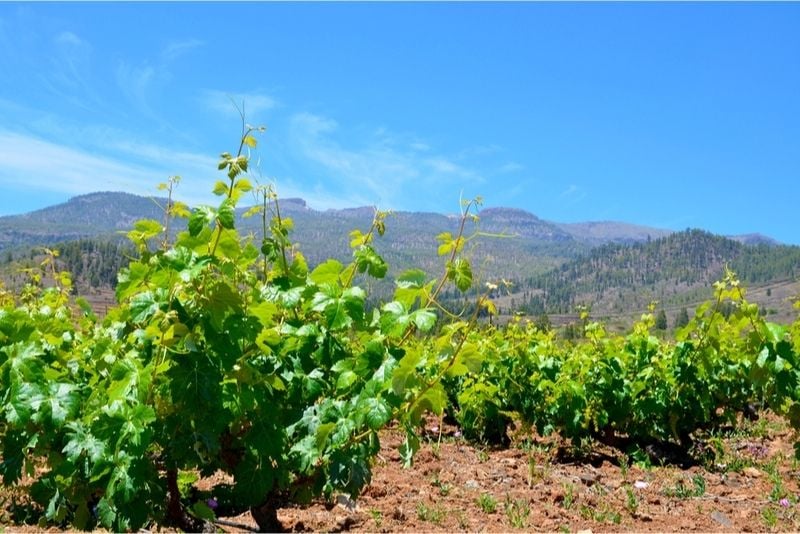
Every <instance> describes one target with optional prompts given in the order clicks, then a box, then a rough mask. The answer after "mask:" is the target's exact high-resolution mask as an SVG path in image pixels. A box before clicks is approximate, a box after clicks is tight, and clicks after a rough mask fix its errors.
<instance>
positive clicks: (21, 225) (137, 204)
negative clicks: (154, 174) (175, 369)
mask: <svg viewBox="0 0 800 534" xmlns="http://www.w3.org/2000/svg"><path fill="white" fill-rule="evenodd" d="M280 202H281V206H282V208H283V209H284V210H285V211H287V213H288V212H297V211H301V212H305V213H313V214H321V215H332V216H341V217H345V218H359V217H366V216H371V214H372V212H373V208H372V207H370V206H355V207H350V208H340V209H326V210H317V209H314V208H311V207H310V206H309V205H308V203H307V202H306V201H305V200H304V199H302V198H296V197H293V198H285V199H281V200H280ZM165 203H166V199H165V198H158V197H145V196H140V195H134V194H132V193H125V192H116V191H98V192H93V193H86V194H83V195H77V196H75V197H72V198H70V199H69V200H67V201H66V202H62V203H59V204H54V205H52V206H47V207H45V208H41V209H38V210H33V211H30V212H27V213H23V214H17V215H4V216H0V249H2V248H3V247H4V246H6V245H7V241H8V239H4V238H3V237H4V233H8V232H9V231H17V232H23V233H24V232H25V231H29V232H31V233H32V234H36V231H37V230H38V231H40V232H41V231H43V230H44V228H42V227H41V226H42V225H52V224H59V225H65V226H66V227H67V228H69V230H70V232H69V235H70V237H90V236H91V235H95V233H96V232H97V231H103V230H105V231H109V230H113V231H120V230H126V229H128V228H130V227H131V226H132V225H133V223H134V222H135V221H136V220H137V219H139V218H154V219H160V218H161V217H163V214H162V212H161V208H160V207H159V205H158V204H161V205H164V204H165ZM87 207H90V208H92V209H91V210H89V213H82V212H83V211H84V210H86V208H87ZM71 208H77V209H71ZM396 213H398V214H409V215H420V216H442V217H445V218H448V219H452V218H453V215H452V214H447V213H437V212H416V211H398V212H396ZM479 215H480V217H481V218H482V219H484V221H485V222H486V223H488V224H489V225H490V226H491V228H492V230H495V231H503V230H505V231H507V232H508V233H512V234H519V235H522V236H526V237H535V238H543V239H550V240H563V241H568V240H569V238H570V237H571V238H573V239H575V240H577V241H579V242H581V243H584V244H588V245H590V246H598V245H602V244H605V243H638V242H646V241H648V240H652V239H657V238H660V237H665V236H667V235H669V234H672V233H675V232H676V231H675V230H670V229H665V228H656V227H650V226H645V225H640V224H636V223H630V222H623V221H582V222H573V223H562V222H555V221H549V220H546V219H542V218H540V217H539V216H537V215H536V214H534V213H532V212H530V211H528V210H525V209H522V208H512V207H503V206H497V207H487V208H484V209H482V210H481V211H480V213H479ZM37 224H38V225H40V227H39V228H37ZM81 228H84V229H88V231H87V232H86V233H84V234H81V232H80V229H81ZM45 233H46V234H48V235H51V236H52V235H53V234H52V232H45ZM17 237H18V240H20V239H22V237H23V236H19V235H18V236H17ZM725 237H728V238H730V239H733V240H735V241H739V242H741V243H744V244H769V245H778V244H781V243H780V242H779V241H777V240H775V239H774V238H772V237H770V236H766V235H763V234H760V233H755V232H753V233H746V234H739V235H732V236H725Z"/></svg>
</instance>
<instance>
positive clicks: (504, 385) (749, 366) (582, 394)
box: [446, 272, 800, 447]
mask: <svg viewBox="0 0 800 534" xmlns="http://www.w3.org/2000/svg"><path fill="white" fill-rule="evenodd" d="M724 309H728V310H730V313H729V314H727V316H726V314H724V313H723V310H724ZM584 321H585V326H584V328H583V330H584V332H585V338H584V339H583V340H580V341H578V342H576V343H571V342H563V341H559V340H557V339H556V338H555V337H554V335H553V334H552V333H550V332H542V331H540V330H539V329H538V328H536V327H535V326H533V325H531V324H529V323H528V324H523V323H521V322H520V321H512V323H510V324H509V325H508V326H507V327H505V329H502V330H498V329H495V328H492V327H486V328H484V329H483V330H482V331H480V332H473V333H472V334H471V335H470V341H471V343H472V344H473V345H474V347H475V349H476V351H477V352H478V353H480V354H482V355H483V356H484V357H483V361H482V364H481V370H480V372H479V373H471V374H469V375H468V376H465V377H463V378H459V379H457V380H453V381H448V382H446V384H447V386H448V395H449V396H450V398H451V399H452V402H453V403H454V406H453V407H452V411H453V413H454V415H455V417H456V419H457V420H458V421H459V423H460V424H461V425H462V427H463V429H464V432H465V435H467V436H469V437H472V438H476V439H481V440H485V441H495V442H498V441H503V440H504V439H505V427H506V425H507V423H508V422H509V421H510V420H512V419H514V418H519V419H521V420H522V421H523V422H524V423H527V424H530V425H533V426H535V427H536V429H537V431H538V432H539V433H540V434H544V435H546V434H549V433H551V432H554V431H558V432H559V433H560V434H561V435H562V436H564V437H567V438H571V439H573V440H574V441H576V442H577V443H581V442H584V441H586V440H589V439H601V440H608V439H610V438H613V437H614V436H615V435H617V436H626V437H628V438H630V439H632V440H634V442H636V443H648V442H651V441H653V440H656V441H675V442H678V443H679V444H681V445H683V446H686V447H688V446H689V445H690V444H691V435H692V433H693V432H695V431H696V430H698V429H701V428H705V427H709V426H714V425H719V424H722V423H733V422H735V418H736V414H737V413H738V412H741V411H744V410H746V409H749V405H750V404H752V403H759V402H764V403H766V405H767V406H769V407H770V408H772V409H773V410H775V411H776V412H777V413H779V414H784V415H785V416H786V417H787V418H788V419H789V421H790V423H791V424H792V426H793V427H794V428H796V429H800V404H798V401H800V393H798V392H800V382H798V381H799V380H800V369H799V368H798V357H797V354H798V353H797V344H796V342H793V339H794V337H793V335H792V332H791V329H787V328H785V327H781V326H779V325H775V324H772V323H768V322H765V321H764V320H763V317H762V316H761V315H760V314H759V311H758V308H757V306H755V305H753V304H750V303H748V302H747V301H746V300H745V292H744V290H743V289H742V288H741V286H740V284H739V281H738V280H737V279H736V278H735V276H734V275H733V274H732V273H731V272H727V273H726V275H725V277H724V279H723V280H722V281H720V282H718V283H716V284H715V300H714V301H713V302H710V303H708V304H706V305H703V306H700V307H699V308H698V310H697V312H696V314H695V317H694V318H693V319H691V320H690V321H689V322H688V324H687V325H686V326H685V327H684V328H683V329H681V330H679V331H678V332H677V334H676V339H675V341H664V340H661V339H659V338H658V337H656V336H655V335H653V331H654V329H655V326H656V322H657V318H656V317H655V316H654V315H653V313H652V312H651V313H647V314H644V315H643V316H642V319H641V321H639V322H638V323H637V324H635V325H634V328H633V331H632V332H631V333H630V334H628V335H626V336H615V335H609V334H608V333H607V332H606V331H605V329H604V327H603V326H602V325H601V324H599V323H596V322H589V321H588V319H584ZM795 328H796V326H795Z"/></svg>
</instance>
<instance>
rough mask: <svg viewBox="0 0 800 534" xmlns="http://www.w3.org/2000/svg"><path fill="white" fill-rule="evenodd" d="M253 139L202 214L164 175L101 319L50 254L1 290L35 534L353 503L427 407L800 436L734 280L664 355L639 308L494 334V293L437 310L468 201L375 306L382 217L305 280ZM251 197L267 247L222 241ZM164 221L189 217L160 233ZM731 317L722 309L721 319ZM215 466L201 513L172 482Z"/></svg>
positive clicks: (766, 333)
mask: <svg viewBox="0 0 800 534" xmlns="http://www.w3.org/2000/svg"><path fill="white" fill-rule="evenodd" d="M257 131H258V130H255V129H252V128H249V127H248V128H246V129H245V130H244V131H243V135H242V137H241V142H240V144H239V148H238V151H237V153H236V154H235V155H233V154H229V153H224V154H222V156H221V160H220V163H219V169H220V170H221V171H223V172H224V173H225V174H226V179H224V180H220V181H219V182H217V184H216V185H215V187H214V193H215V194H216V195H218V196H219V197H220V203H219V205H218V206H217V207H208V206H206V207H199V208H195V209H194V210H192V211H190V210H189V209H188V207H187V206H185V205H184V204H181V203H180V202H175V201H173V200H172V193H173V188H174V186H175V185H176V184H177V183H178V180H177V179H171V180H170V181H169V182H168V183H167V184H163V186H162V187H163V189H164V190H166V192H167V193H168V195H169V199H170V200H169V201H168V203H167V205H166V206H164V208H165V218H164V220H163V221H155V220H145V221H140V222H138V223H137V224H136V225H135V227H134V229H133V230H132V231H131V232H129V233H128V237H129V238H130V239H131V241H132V242H133V243H134V244H135V245H136V247H137V249H138V257H137V258H136V259H134V260H132V261H131V262H130V264H129V265H128V267H126V268H124V269H122V270H121V271H120V273H119V275H118V280H119V283H118V285H117V299H118V302H119V304H118V306H117V307H116V308H114V309H113V310H110V311H109V313H108V314H107V316H106V317H104V318H103V319H102V320H100V319H98V318H97V317H95V315H94V314H93V313H92V311H91V309H90V308H89V307H88V305H86V304H85V303H82V302H81V301H80V299H78V301H76V302H73V301H72V300H71V297H70V294H71V280H70V276H69V275H68V274H67V273H63V272H59V271H58V269H57V268H56V262H55V261H54V258H53V256H54V255H55V254H54V253H53V254H52V255H51V256H50V257H48V259H47V260H46V261H45V262H44V263H43V265H42V269H41V270H40V271H31V272H30V273H29V276H30V283H28V284H27V285H26V286H25V288H24V289H22V290H21V291H20V292H19V293H18V294H15V295H12V294H9V293H7V292H3V291H2V290H0V410H1V411H2V419H0V456H2V462H1V463H0V474H2V478H3V484H4V485H5V486H6V487H7V488H8V491H10V492H11V493H12V494H13V493H14V491H15V490H16V489H20V488H24V492H25V498H26V499H29V500H30V502H33V503H35V505H36V506H39V507H40V510H41V518H42V522H43V523H47V524H53V525H59V526H65V525H68V524H69V525H72V526H74V527H75V528H79V529H91V528H94V527H96V526H102V527H105V528H109V529H113V530H115V531H128V530H137V529H139V528H142V527H144V526H147V525H151V524H153V523H157V524H172V525H175V526H178V527H180V528H183V529H188V530H201V529H203V527H204V525H205V524H207V523H208V522H213V521H214V520H215V517H217V516H222V515H230V514H234V513H240V512H242V511H244V510H247V509H249V510H250V511H251V512H252V514H253V517H254V518H255V520H256V521H257V523H258V525H259V526H260V527H261V528H262V529H264V530H277V529H278V528H279V524H278V523H277V514H276V510H277V509H278V508H279V507H280V506H282V505H283V504H285V503H287V502H304V501H308V500H310V499H312V498H315V497H319V496H326V497H331V496H333V495H334V494H335V493H347V494H349V495H351V496H354V497H355V496H357V495H358V493H359V492H360V490H361V489H362V488H363V487H364V486H365V485H366V484H368V483H369V481H370V475H371V462H372V460H373V457H374V456H375V455H376V454H377V452H378V450H379V431H380V430H381V429H382V428H384V427H386V426H387V425H389V424H393V425H396V426H397V427H398V428H400V429H402V430H403V431H404V432H405V433H406V440H405V442H404V443H403V445H402V446H401V450H400V454H401V457H402V458H403V459H404V461H405V462H406V463H409V464H410V463H411V461H412V459H413V455H414V453H415V451H416V450H417V449H418V448H419V439H418V436H417V431H418V428H419V425H420V423H421V421H422V420H423V418H424V417H425V416H426V414H428V413H433V414H437V415H443V414H445V413H446V412H447V413H449V414H450V415H451V416H453V417H454V418H455V419H456V420H457V421H458V422H459V424H460V425H461V427H462V428H463V430H464V433H465V434H466V435H468V436H470V437H472V438H474V439H480V440H498V439H502V437H503V436H504V435H505V432H506V427H507V425H508V424H509V423H511V422H512V421H521V422H522V423H524V424H528V425H531V426H533V427H535V428H536V429H537V430H538V431H539V432H540V433H541V434H547V433H550V432H554V431H557V432H559V433H561V434H562V435H563V436H565V437H568V438H572V439H573V440H576V441H585V440H590V439H614V438H625V439H629V440H633V441H641V440H662V441H673V442H675V443H678V444H680V445H682V446H686V445H687V443H688V442H689V441H690V440H691V435H692V432H694V431H695V430H697V429H699V428H703V427H705V426H708V425H713V424H716V423H718V422H719V421H731V420H733V419H734V418H735V416H736V414H737V413H738V412H741V411H742V410H747V409H749V408H750V407H751V406H752V405H761V406H765V407H769V408H771V409H772V410H774V411H775V412H777V413H779V414H783V415H785V416H786V417H787V418H788V419H789V421H790V422H791V424H792V426H793V427H794V428H795V429H798V428H800V388H798V386H799V385H800V384H798V381H800V367H798V363H800V362H798V354H799V353H800V322H797V323H795V324H794V325H793V326H791V327H782V326H778V325H774V324H770V323H767V322H765V321H764V319H763V318H762V317H761V316H760V315H759V313H758V309H757V308H756V307H755V306H754V305H752V304H749V303H747V302H746V300H745V295H744V290H743V289H742V288H741V287H740V286H739V285H738V283H737V281H736V279H735V277H734V275H733V274H731V273H728V274H727V275H726V277H725V279H724V280H722V281H721V282H719V283H718V284H717V285H716V286H715V290H714V291H715V298H714V300H713V301H711V302H710V303H709V304H708V305H706V306H704V307H701V308H700V309H698V310H697V312H696V315H695V317H694V319H693V320H692V321H691V322H690V323H689V325H687V326H686V327H685V328H683V329H682V330H681V331H680V332H678V334H677V336H676V340H675V341H674V342H673V341H663V340H660V339H658V338H657V337H655V336H654V335H652V334H651V329H652V327H653V317H652V314H646V315H645V316H643V318H642V320H641V321H640V322H639V323H637V324H636V326H635V327H634V329H633V331H632V333H630V334H629V335H627V336H624V337H622V336H617V335H609V334H608V333H606V332H605V330H604V328H603V326H602V325H601V324H598V323H594V322H589V321H588V319H587V320H586V321H585V324H584V338H583V340H581V341H580V342H578V343H566V342H564V341H561V340H559V339H557V338H556V337H555V335H554V334H553V333H551V332H543V331H540V330H537V329H536V328H535V327H533V326H530V325H527V324H524V323H521V322H517V323H512V324H510V325H508V326H506V327H503V328H495V327H492V326H487V325H485V324H482V323H481V322H480V321H479V318H480V316H482V315H484V314H486V313H490V314H491V313H493V305H492V302H491V300H490V299H489V298H488V296H489V295H490V294H491V293H492V292H493V291H496V290H497V288H496V287H495V286H493V285H492V284H487V287H486V289H485V293H484V294H479V296H478V297H477V303H476V305H475V306H471V307H470V310H471V311H470V312H469V314H468V315H464V314H458V313H454V312H453V311H452V310H450V311H448V310H446V309H445V308H444V307H443V306H441V305H440V303H439V300H438V297H439V296H440V294H441V293H442V291H443V290H445V289H450V288H451V287H454V288H456V289H457V290H459V291H461V292H464V293H466V292H468V291H470V292H474V291H475V287H474V286H475V285H477V284H476V283H475V282H474V280H473V273H472V269H471V267H470V263H469V261H468V259H467V258H466V256H465V250H466V248H465V247H466V245H467V244H468V243H469V241H470V240H471V239H473V238H475V237H477V236H479V235H480V234H479V233H478V232H475V233H471V234H468V232H467V230H466V229H467V228H468V224H471V222H472V221H473V220H477V216H476V215H475V214H474V213H475V211H476V208H477V205H478V202H476V201H473V202H468V203H465V204H464V205H463V207H462V217H461V220H460V226H459V230H458V232H456V234H455V235H451V234H443V235H441V236H439V245H438V246H439V253H440V255H441V256H442V257H443V264H444V265H443V271H442V274H441V275H440V276H439V277H438V278H431V277H429V276H428V275H426V274H425V273H424V272H422V271H419V270H412V271H408V272H406V273H403V274H401V275H399V276H397V277H396V280H395V285H396V290H395V293H394V297H393V299H392V300H391V301H389V302H384V303H382V304H381V305H380V306H377V307H370V306H368V305H367V296H368V295H367V290H365V289H364V288H363V287H362V286H368V281H369V279H370V278H382V277H384V276H385V275H386V274H387V271H388V265H387V264H386V263H385V262H384V260H383V259H382V258H381V257H380V255H379V254H378V253H377V251H376V248H375V247H374V246H373V245H374V241H375V239H378V238H379V237H380V235H382V234H383V233H384V231H385V219H386V216H387V214H386V213H385V212H380V211H378V212H376V214H375V218H374V221H373V223H372V226H371V227H370V228H366V229H361V230H354V231H353V232H352V234H351V239H352V241H351V247H352V249H353V261H352V263H350V264H349V265H344V264H342V263H340V262H338V261H336V260H328V261H325V262H323V263H321V264H319V265H317V266H315V267H314V268H313V269H311V268H309V266H308V265H307V264H306V262H305V260H304V257H303V255H302V252H301V250H300V249H299V247H298V246H297V245H296V244H293V243H292V242H291V241H290V237H289V236H290V232H291V229H292V221H291V220H290V219H288V218H285V217H282V215H281V213H280V204H279V202H278V200H277V198H276V195H275V193H274V191H273V189H272V188H270V187H264V186H259V185H254V184H253V183H252V182H251V180H250V179H249V178H248V175H247V172H248V166H249V161H250V160H249V150H250V149H253V148H255V147H256V138H255V135H254V134H256V133H257ZM246 194H254V195H255V196H256V198H257V199H258V203H257V205H256V206H255V207H253V208H251V209H250V210H248V211H247V213H245V214H244V215H245V216H252V217H260V219H261V222H262V235H260V236H252V235H250V236H243V235H240V233H239V232H238V231H237V229H236V207H237V204H238V203H239V202H240V200H241V198H242V197H243V196H244V195H246ZM176 217H184V218H187V219H188V226H187V230H186V231H183V232H180V233H178V234H177V236H176V237H175V238H174V239H172V238H171V236H172V232H171V231H170V222H171V221H172V220H174V218H176ZM45 281H46V282H47V283H45ZM359 284H360V285H359ZM723 303H732V304H733V306H734V308H735V313H733V314H730V315H728V316H727V317H725V316H723V314H721V313H720V312H719V309H720V307H721V306H722V304H723ZM798 452H800V451H798ZM219 472H222V473H225V474H227V475H229V476H230V478H229V480H231V481H232V482H231V483H229V484H225V485H222V486H218V487H216V488H215V490H214V499H213V500H208V499H205V498H204V496H203V495H201V494H199V492H197V491H187V488H186V486H187V485H189V486H190V485H191V482H192V481H193V480H194V479H196V478H197V477H199V476H207V475H211V474H214V473H219Z"/></svg>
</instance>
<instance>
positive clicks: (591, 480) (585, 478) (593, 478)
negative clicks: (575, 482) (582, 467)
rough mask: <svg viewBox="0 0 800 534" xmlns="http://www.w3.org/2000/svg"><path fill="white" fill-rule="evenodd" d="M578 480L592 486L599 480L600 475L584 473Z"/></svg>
mask: <svg viewBox="0 0 800 534" xmlns="http://www.w3.org/2000/svg"><path fill="white" fill-rule="evenodd" d="M578 478H580V480H581V482H583V483H584V484H586V485H587V486H593V485H594V484H595V483H597V482H598V481H599V480H600V475H599V474H597V473H584V474H582V475H581V476H579V477H578Z"/></svg>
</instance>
